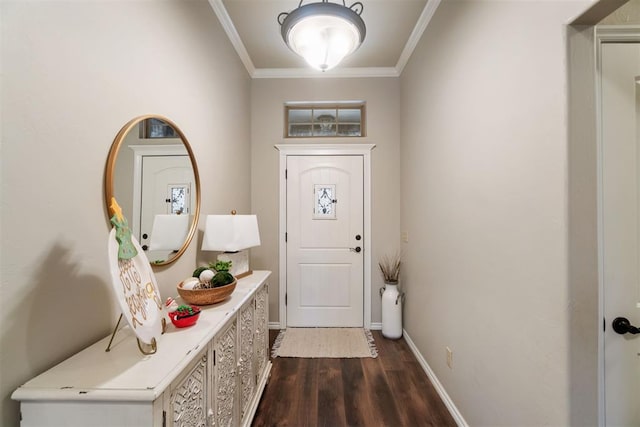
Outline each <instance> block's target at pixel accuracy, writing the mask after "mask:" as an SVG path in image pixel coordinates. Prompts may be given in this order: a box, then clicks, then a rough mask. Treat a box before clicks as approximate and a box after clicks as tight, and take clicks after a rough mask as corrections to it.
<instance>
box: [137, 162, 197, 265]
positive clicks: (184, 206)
mask: <svg viewBox="0 0 640 427" xmlns="http://www.w3.org/2000/svg"><path fill="white" fill-rule="evenodd" d="M194 182H195V177H194V175H193V169H192V167H191V160H190V159H189V156H186V155H185V156H182V155H176V156H173V155H171V156H144V157H143V158H142V182H141V186H142V196H141V197H142V202H141V210H140V234H139V235H138V236H136V237H137V238H138V241H139V242H140V245H141V246H142V248H143V249H145V251H146V255H147V258H148V259H149V261H151V262H153V261H155V260H166V259H168V258H170V254H171V252H172V251H171V250H154V251H151V250H149V249H148V246H149V243H150V242H151V239H152V236H151V234H152V233H151V231H152V229H153V219H154V217H155V215H159V214H177V213H180V214H184V215H191V188H192V186H193V185H195V184H194ZM185 238H186V236H185ZM183 241H184V240H183ZM180 246H182V244H180ZM178 249H180V247H177V248H175V250H178Z"/></svg>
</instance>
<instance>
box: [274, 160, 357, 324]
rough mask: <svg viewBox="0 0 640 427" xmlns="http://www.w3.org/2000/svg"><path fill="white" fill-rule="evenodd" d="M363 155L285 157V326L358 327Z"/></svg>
mask: <svg viewBox="0 0 640 427" xmlns="http://www.w3.org/2000/svg"><path fill="white" fill-rule="evenodd" d="M363 163H364V161H363V156H357V155H356V156H287V183H286V185H287V188H286V193H287V194H286V197H287V218H286V221H287V227H286V230H287V296H286V299H287V302H286V309H287V313H286V314H287V326H295V327H318V326H324V327H338V326H341V327H362V326H363V304H364V302H363V299H364V297H363V283H364V278H363V248H364V245H363V240H364V238H365V236H364V234H363V232H364V230H363V218H364V212H363V191H364V187H363Z"/></svg>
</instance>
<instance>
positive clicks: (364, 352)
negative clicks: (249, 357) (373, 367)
mask: <svg viewBox="0 0 640 427" xmlns="http://www.w3.org/2000/svg"><path fill="white" fill-rule="evenodd" d="M271 357H301V358H310V359H314V358H341V359H343V358H345V359H348V358H361V357H373V358H375V357H378V349H377V348H376V343H375V341H374V340H373V336H372V335H371V331H369V330H366V329H362V328H287V329H283V330H281V331H280V333H279V334H278V337H277V338H276V341H275V343H274V344H273V349H272V350H271Z"/></svg>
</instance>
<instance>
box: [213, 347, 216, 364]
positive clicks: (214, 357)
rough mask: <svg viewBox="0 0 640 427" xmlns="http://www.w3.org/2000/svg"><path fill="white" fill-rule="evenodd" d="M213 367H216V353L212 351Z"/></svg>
mask: <svg viewBox="0 0 640 427" xmlns="http://www.w3.org/2000/svg"><path fill="white" fill-rule="evenodd" d="M213 366H216V351H215V350H213Z"/></svg>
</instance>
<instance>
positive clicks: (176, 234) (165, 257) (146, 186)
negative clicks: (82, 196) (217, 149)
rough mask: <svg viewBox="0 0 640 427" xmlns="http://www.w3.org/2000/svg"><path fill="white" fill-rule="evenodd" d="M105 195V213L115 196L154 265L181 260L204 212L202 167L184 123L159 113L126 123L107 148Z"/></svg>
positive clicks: (133, 233)
mask: <svg viewBox="0 0 640 427" xmlns="http://www.w3.org/2000/svg"><path fill="white" fill-rule="evenodd" d="M105 197H106V203H107V215H110V210H109V205H110V204H111V197H115V198H116V200H117V201H118V203H119V204H120V207H121V208H122V213H123V215H124V216H125V217H126V218H127V220H128V221H129V228H131V231H132V235H133V236H135V238H136V239H137V240H138V242H139V243H140V246H141V247H142V248H143V250H144V251H145V254H146V255H147V258H148V259H149V262H150V263H151V264H152V265H167V264H170V263H172V262H173V261H175V260H177V259H178V258H179V257H180V256H181V255H182V254H183V253H184V251H185V250H186V249H187V247H188V246H189V243H190V242H191V239H192V238H193V236H194V234H195V231H196V227H197V224H198V217H199V215H200V178H199V176H198V166H197V165H196V160H195V157H194V155H193V152H192V150H191V146H190V145H189V142H188V141H187V138H186V137H185V136H184V134H183V133H182V131H181V130H180V128H178V126H176V125H175V123H173V122H172V121H171V120H169V119H167V118H166V117H162V116H155V115H147V116H140V117H136V118H134V119H133V120H131V121H129V122H128V123H127V124H126V125H124V127H123V128H122V129H121V130H120V132H118V134H117V135H116V138H115V140H114V141H113V144H112V145H111V150H110V151H109V157H108V159H107V169H106V174H105Z"/></svg>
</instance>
